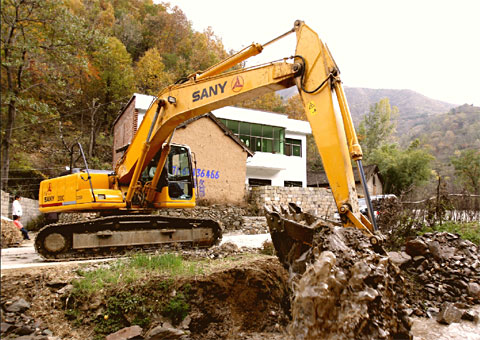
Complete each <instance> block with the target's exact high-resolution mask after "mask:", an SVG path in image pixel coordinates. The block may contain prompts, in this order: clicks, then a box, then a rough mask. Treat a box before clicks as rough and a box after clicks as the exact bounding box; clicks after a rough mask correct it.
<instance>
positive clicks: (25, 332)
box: [15, 325, 35, 335]
mask: <svg viewBox="0 0 480 340" xmlns="http://www.w3.org/2000/svg"><path fill="white" fill-rule="evenodd" d="M34 331H35V330H34V329H31V328H30V327H28V326H25V325H23V326H21V327H19V328H17V329H16V330H15V334H18V335H30V334H32V333H33V332H34Z"/></svg>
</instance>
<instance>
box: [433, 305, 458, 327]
mask: <svg viewBox="0 0 480 340" xmlns="http://www.w3.org/2000/svg"><path fill="white" fill-rule="evenodd" d="M462 315H463V313H462V311H461V310H460V309H458V308H457V307H455V306H454V305H453V304H451V303H448V302H447V303H444V304H443V305H442V308H441V309H440V313H438V315H437V321H438V322H439V323H443V324H447V325H449V324H451V323H453V322H460V320H461V318H462Z"/></svg>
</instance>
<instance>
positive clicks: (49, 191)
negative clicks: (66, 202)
mask: <svg viewBox="0 0 480 340" xmlns="http://www.w3.org/2000/svg"><path fill="white" fill-rule="evenodd" d="M51 192H52V183H48V190H47V195H48V194H50V193H51Z"/></svg>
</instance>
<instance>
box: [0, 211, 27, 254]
mask: <svg viewBox="0 0 480 340" xmlns="http://www.w3.org/2000/svg"><path fill="white" fill-rule="evenodd" d="M22 240H23V237H22V233H21V231H20V230H18V228H17V227H16V226H15V224H13V222H12V221H7V220H4V219H3V218H2V239H1V244H2V248H8V247H13V246H18V245H19V244H21V243H22Z"/></svg>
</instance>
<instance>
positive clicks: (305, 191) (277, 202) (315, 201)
mask: <svg viewBox="0 0 480 340" xmlns="http://www.w3.org/2000/svg"><path fill="white" fill-rule="evenodd" d="M249 201H250V203H251V204H254V205H256V206H257V207H258V208H259V209H261V208H263V206H264V205H267V206H269V207H272V206H277V207H279V206H281V205H283V206H287V205H288V203H290V202H293V203H296V204H297V205H298V206H300V207H301V208H302V209H303V210H304V211H311V212H313V213H315V215H318V216H326V217H330V218H332V217H333V214H334V213H336V212H337V207H336V205H335V200H334V199H333V195H332V191H331V190H330V189H326V188H292V187H274V186H264V187H253V188H250V197H249Z"/></svg>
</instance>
